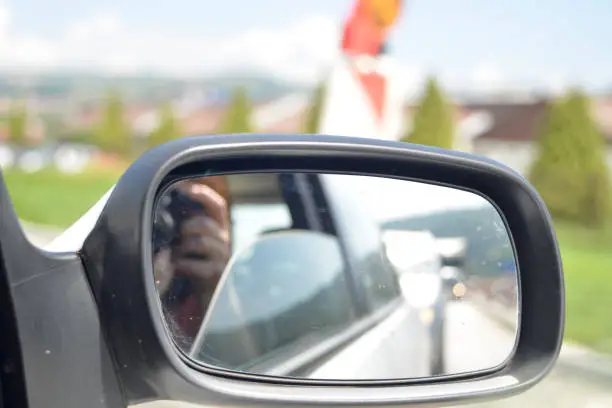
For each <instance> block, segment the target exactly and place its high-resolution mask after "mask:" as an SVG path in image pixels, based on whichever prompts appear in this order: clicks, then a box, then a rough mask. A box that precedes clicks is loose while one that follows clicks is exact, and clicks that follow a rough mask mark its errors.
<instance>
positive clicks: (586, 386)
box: [26, 226, 612, 408]
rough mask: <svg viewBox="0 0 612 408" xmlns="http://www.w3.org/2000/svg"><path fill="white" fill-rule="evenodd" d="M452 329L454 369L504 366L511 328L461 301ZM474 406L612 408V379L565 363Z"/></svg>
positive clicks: (165, 405) (37, 238)
mask: <svg viewBox="0 0 612 408" xmlns="http://www.w3.org/2000/svg"><path fill="white" fill-rule="evenodd" d="M26 229H27V235H28V237H29V238H30V240H31V241H32V242H34V243H35V244H37V245H44V244H46V243H48V242H49V241H50V240H51V239H53V237H54V231H51V230H45V229H42V230H41V229H38V228H34V227H31V226H27V227H26ZM448 316H449V318H448V321H449V324H448V326H447V329H446V337H447V338H446V347H447V348H446V352H447V364H448V370H449V371H451V372H457V371H465V370H470V369H474V368H482V367H483V366H484V365H488V366H490V365H491V362H501V361H503V360H504V359H505V357H506V355H507V352H508V350H509V349H511V348H512V345H513V342H514V336H513V333H511V332H510V331H508V330H507V329H506V328H505V326H503V325H501V324H498V323H497V322H495V321H493V320H491V319H489V318H487V317H485V316H484V315H483V314H481V313H480V312H479V309H478V308H477V307H474V306H472V305H470V304H468V303H461V302H457V303H455V304H453V305H452V306H450V308H449V310H448ZM198 406H200V407H201V405H192V404H184V403H176V402H155V403H147V404H139V405H135V406H134V408H135V407H139V408H195V407H198ZM463 406H464V407H471V408H542V407H546V408H549V407H550V408H576V407H580V408H610V407H612V379H610V380H609V381H604V380H602V379H601V378H599V377H586V376H585V375H584V374H583V373H577V372H573V371H572V370H570V369H569V368H567V367H565V366H563V365H562V364H557V366H556V367H555V368H554V369H553V371H552V372H551V373H550V374H549V375H548V377H547V378H546V379H544V380H543V381H542V382H541V383H539V384H538V385H536V386H535V387H534V388H532V389H531V390H529V391H527V392H525V393H523V394H521V395H518V396H515V397H511V398H507V399H503V400H499V401H492V402H482V403H478V404H468V405H463Z"/></svg>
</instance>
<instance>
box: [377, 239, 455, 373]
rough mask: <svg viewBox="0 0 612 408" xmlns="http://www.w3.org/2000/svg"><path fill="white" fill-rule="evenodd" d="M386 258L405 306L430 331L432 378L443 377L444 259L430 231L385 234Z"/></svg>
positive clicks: (445, 296)
mask: <svg viewBox="0 0 612 408" xmlns="http://www.w3.org/2000/svg"><path fill="white" fill-rule="evenodd" d="M383 242H384V243H385V249H386V252H387V257H388V258H389V260H390V261H391V263H392V264H393V266H394V267H395V270H396V272H397V273H398V275H399V281H400V287H401V289H402V294H403V295H404V297H405V298H406V302H407V303H408V304H410V305H411V306H412V307H414V308H415V309H417V310H418V311H419V314H420V316H421V319H422V320H423V322H424V323H425V324H427V325H428V327H429V333H430V344H431V347H432V353H431V366H432V371H433V374H441V373H444V322H445V320H446V301H447V292H445V291H444V281H443V278H442V275H441V271H442V267H443V259H444V258H443V257H442V256H441V254H440V251H439V245H438V241H437V240H436V238H435V237H434V235H433V234H432V233H431V232H429V231H410V230H385V231H384V232H383Z"/></svg>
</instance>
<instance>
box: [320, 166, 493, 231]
mask: <svg viewBox="0 0 612 408" xmlns="http://www.w3.org/2000/svg"><path fill="white" fill-rule="evenodd" d="M325 178H326V179H329V182H330V183H331V184H332V185H336V186H340V185H341V186H342V187H343V188H344V189H350V190H351V191H352V192H354V193H355V195H356V196H357V197H358V198H359V201H360V204H361V205H363V206H364V207H366V208H367V210H368V211H369V212H370V213H371V215H372V217H373V218H374V219H376V220H377V221H380V222H384V221H389V220H393V219H397V218H401V217H406V216H412V215H422V214H428V213H434V212H439V211H445V210H455V209H462V208H482V207H485V206H490V205H491V204H490V203H489V202H488V201H487V200H485V199H484V198H482V197H480V196H479V195H476V194H474V193H470V192H467V191H463V190H458V189H454V188H449V187H441V186H436V185H433V184H425V183H418V182H411V181H406V180H397V179H390V178H382V177H368V176H353V175H335V174H334V175H331V174H329V175H325Z"/></svg>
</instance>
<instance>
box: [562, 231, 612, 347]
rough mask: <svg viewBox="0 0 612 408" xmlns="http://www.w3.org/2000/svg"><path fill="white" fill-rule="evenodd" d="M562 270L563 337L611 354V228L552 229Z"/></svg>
mask: <svg viewBox="0 0 612 408" xmlns="http://www.w3.org/2000/svg"><path fill="white" fill-rule="evenodd" d="M556 230H557V235H558V238H559V245H560V248H561V258H562V259H563V267H564V271H565V292H566V301H567V303H566V306H567V307H566V326H565V338H566V339H567V340H569V341H572V342H576V343H580V344H584V345H586V346H589V347H592V348H594V349H596V350H600V351H604V352H608V353H612V319H611V318H610V311H612V228H606V229H603V230H588V229H584V228H580V227H576V226H570V225H567V224H558V225H557V226H556Z"/></svg>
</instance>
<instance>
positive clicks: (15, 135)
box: [8, 102, 28, 145]
mask: <svg viewBox="0 0 612 408" xmlns="http://www.w3.org/2000/svg"><path fill="white" fill-rule="evenodd" d="M27 129H28V111H27V108H26V106H25V104H24V103H18V102H13V104H12V105H11V108H10V111H9V115H8V132H9V140H10V141H11V142H13V143H15V144H17V145H24V144H26V143H27V136H28V135H27V131H28V130H27Z"/></svg>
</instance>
